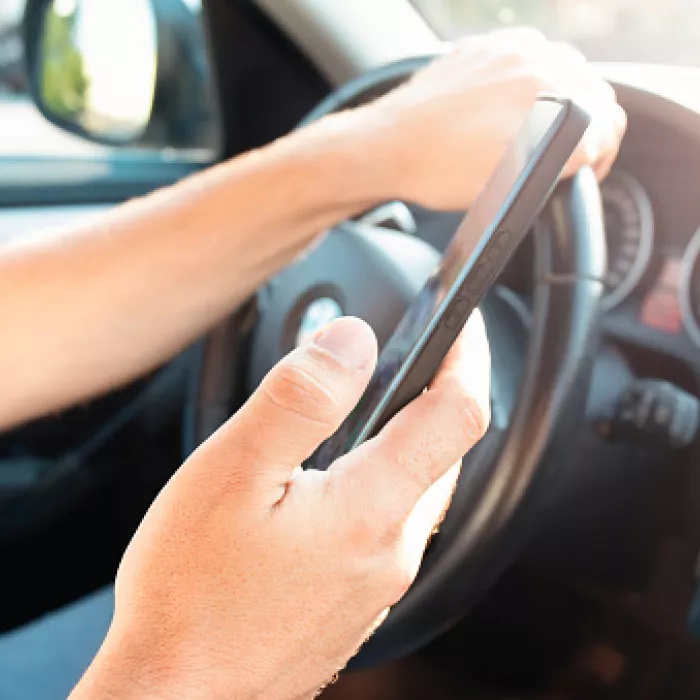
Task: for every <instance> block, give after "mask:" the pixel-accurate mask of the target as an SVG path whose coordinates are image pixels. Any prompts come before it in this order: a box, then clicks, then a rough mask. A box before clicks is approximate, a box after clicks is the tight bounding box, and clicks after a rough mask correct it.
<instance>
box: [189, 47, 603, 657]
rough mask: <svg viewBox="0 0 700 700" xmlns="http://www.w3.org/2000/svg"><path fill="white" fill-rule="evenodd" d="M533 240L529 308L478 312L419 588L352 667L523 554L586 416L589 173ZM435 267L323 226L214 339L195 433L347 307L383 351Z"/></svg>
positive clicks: (420, 633)
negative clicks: (480, 353)
mask: <svg viewBox="0 0 700 700" xmlns="http://www.w3.org/2000/svg"><path fill="white" fill-rule="evenodd" d="M428 60H429V58H417V59H410V60H406V61H401V62H398V63H395V64H392V65H389V66H385V67H382V68H380V69H377V70H374V71H372V72H370V73H368V74H366V75H364V76H362V77H361V78H359V79H357V80H354V81H352V82H349V83H347V84H346V85H344V86H343V87H341V88H340V89H339V90H337V91H336V92H334V93H332V94H331V95H330V96H329V97H328V98H327V99H325V100H324V101H323V102H322V103H321V104H320V105H319V106H318V107H317V108H316V109H315V110H314V111H313V112H312V113H311V114H310V115H309V117H308V118H307V120H305V121H306V122H308V121H312V120H314V119H318V118H320V117H322V116H324V115H326V114H329V113H331V112H334V111H337V110H341V109H344V108H348V107H352V106H356V105H359V104H362V103H363V102H366V101H368V100H371V99H373V98H375V97H377V96H379V95H381V94H383V93H385V92H386V91H388V90H390V89H391V88H393V87H395V86H396V85H398V84H399V83H401V82H402V81H404V80H406V79H407V78H408V77H410V76H411V75H412V73H413V72H414V71H415V70H417V69H418V68H420V67H422V66H423V65H425V63H426V62H427V61H428ZM408 147H409V148H410V144H409V145H408ZM533 235H534V237H535V239H534V248H535V265H534V270H533V273H532V274H533V288H534V295H533V300H532V306H531V311H530V310H529V309H528V308H527V307H526V306H525V305H524V304H522V303H521V302H520V300H519V298H517V297H516V296H515V295H514V294H512V293H509V292H507V291H505V290H504V289H502V288H498V287H494V288H493V289H492V290H491V291H490V293H489V294H488V295H487V298H486V300H485V302H484V304H483V305H482V307H481V310H482V313H483V314H484V318H485V321H486V327H487V332H488V335H489V341H490V345H491V352H492V425H491V428H490V430H489V432H488V434H487V435H486V437H485V438H484V439H483V440H482V441H481V442H480V443H479V445H477V447H476V448H475V449H474V450H472V452H471V453H470V454H469V455H467V457H466V458H465V459H464V462H463V468H462V473H461V477H460V479H459V483H458V486H457V490H456V492H455V495H454V499H453V502H452V505H451V507H450V510H449V512H448V514H447V517H446V519H445V521H444V522H443V524H442V526H441V529H440V533H439V534H438V535H436V536H435V537H434V539H433V541H432V543H431V545H430V547H429V549H428V551H427V553H426V555H425V558H424V561H423V565H422V568H421V570H420V572H419V575H418V577H417V579H416V581H415V583H414V584H413V586H412V587H411V589H410V590H409V591H408V593H407V594H406V595H405V597H404V598H403V599H402V600H401V601H400V602H399V603H398V604H397V605H396V606H395V607H394V608H393V609H392V611H391V613H390V615H389V616H388V618H387V619H386V621H385V622H384V623H383V625H382V626H381V627H380V628H379V630H377V632H376V633H375V634H374V636H373V637H372V638H371V639H370V640H369V641H368V642H367V643H366V644H365V645H364V647H363V648H362V649H361V651H360V653H359V655H358V657H357V658H356V659H355V661H354V662H353V663H354V664H355V665H371V664H378V663H382V662H385V661H388V660H390V659H393V658H397V657H399V656H402V655H405V654H407V653H410V652H411V651H414V650H415V649H417V648H418V647H420V646H422V645H424V644H425V643H427V642H428V641H430V640H431V639H432V638H434V637H435V636H437V635H439V634H440V633H442V632H443V631H445V630H446V629H447V628H448V627H449V626H451V625H452V624H454V623H455V622H456V621H457V620H458V619H459V618H460V617H461V616H462V615H463V614H464V613H465V612H466V611H468V610H469V607H470V606H472V605H473V604H474V603H475V602H476V601H477V600H478V598H479V596H480V594H482V593H483V592H484V591H485V590H486V588H487V587H488V586H490V585H491V584H492V583H493V582H494V580H495V578H496V577H497V576H498V575H499V574H500V573H501V572H502V571H503V570H504V568H505V567H506V566H507V565H508V564H510V563H511V562H512V561H513V560H514V558H515V557H516V556H517V554H518V553H519V552H521V551H522V549H523V547H524V545H525V544H526V542H527V539H528V537H529V536H530V535H531V534H532V532H533V529H534V527H535V526H536V524H537V522H538V520H540V516H541V514H542V513H543V511H544V510H545V508H546V506H547V502H548V501H549V499H551V498H552V497H553V496H555V495H556V490H557V481H559V480H560V479H561V478H562V477H563V476H565V473H566V465H567V460H568V456H569V455H568V449H569V446H570V444H571V438H572V434H573V433H574V431H576V429H577V428H578V427H579V426H580V424H581V421H582V419H583V417H584V412H585V405H586V397H587V390H588V383H589V379H590V372H591V369H592V359H593V357H594V354H595V351H596V347H597V342H598V338H599V333H598V326H599V324H598V319H599V309H600V301H601V296H602V292H603V281H602V280H603V276H604V272H605V265H606V259H605V237H604V229H603V219H602V212H601V205H600V194H599V191H598V186H597V183H596V180H595V177H594V176H593V173H592V172H591V170H590V169H585V170H582V171H581V172H579V174H578V175H577V176H576V177H574V178H572V179H570V180H567V181H565V182H563V183H561V184H560V185H559V186H558V188H557V189H556V191H555V192H554V194H553V196H552V198H551V199H550V201H549V203H548V205H547V207H546V209H545V212H544V213H543V214H542V215H541V216H540V218H539V220H538V222H537V225H536V226H535V228H534V231H533ZM438 258H439V253H438V252H437V251H436V250H434V249H433V248H432V247H431V246H430V245H428V244H427V243H426V242H424V241H423V240H421V238H420V232H418V234H417V235H407V234H404V233H400V232H397V231H393V230H388V229H381V228H378V227H370V226H366V225H362V224H359V223H356V222H345V223H342V224H340V225H339V226H337V227H336V228H334V229H333V230H331V231H330V232H329V233H328V234H327V235H326V236H325V238H324V239H323V241H322V242H321V243H320V244H319V245H318V246H317V247H316V248H315V249H314V250H313V251H311V252H310V253H309V254H308V255H307V256H306V257H304V258H303V259H300V260H299V261H297V262H296V263H294V264H293V265H291V266H290V267H288V268H287V269H286V270H284V271H283V272H282V273H281V274H279V275H278V276H277V277H275V278H274V279H272V280H271V281H270V282H269V283H268V284H267V285H266V286H265V287H264V288H262V289H260V290H259V292H258V295H257V314H255V315H253V316H251V315H250V314H244V315H243V316H241V315H240V314H239V315H238V316H236V317H235V318H234V321H233V322H229V323H227V324H226V325H224V326H222V327H220V328H219V329H217V330H216V331H214V332H213V334H212V335H211V336H210V338H209V340H208V344H207V348H206V350H205V353H204V358H203V361H202V363H201V371H200V379H199V385H200V388H199V392H198V405H197V407H196V410H195V411H193V412H192V415H193V421H194V431H195V435H196V438H197V439H198V440H202V439H204V438H206V437H207V436H208V435H209V434H210V433H211V432H212V431H213V430H214V429H215V428H216V427H217V426H218V425H219V424H220V423H221V422H223V420H224V419H225V418H227V417H228V414H229V413H230V410H231V400H232V396H233V387H234V386H235V377H236V375H237V373H238V372H239V371H242V372H243V373H244V374H243V376H244V377H245V380H244V381H245V387H244V389H245V390H246V392H247V393H249V392H251V391H252V390H253V389H254V388H255V387H256V386H257V385H258V384H259V382H260V381H261V379H262V377H263V376H264V375H265V373H266V372H267V371H268V370H269V369H270V368H271V367H272V366H273V365H274V364H275V363H276V362H277V361H278V360H279V359H280V358H281V357H282V356H283V355H284V354H286V353H287V352H289V351H290V350H292V349H293V348H294V346H295V344H296V342H297V338H298V335H299V332H300V330H301V331H302V332H303V331H304V330H305V329H306V328H308V327H309V326H311V327H313V326H317V325H318V323H317V322H318V321H321V320H322V321H327V320H330V319H331V318H332V317H333V316H337V315H339V314H347V315H353V316H359V317H361V318H363V319H365V320H366V321H367V322H368V323H369V324H370V325H371V326H372V328H373V329H374V331H375V332H376V334H377V337H378V340H379V343H380V345H381V344H382V343H384V342H385V341H386V340H387V339H388V337H389V336H390V335H391V333H392V331H393V330H394V328H395V326H396V324H397V322H398V321H399V319H400V318H401V316H402V315H403V313H404V310H405V309H406V307H407V306H408V304H409V303H410V302H411V300H412V299H413V297H414V296H415V295H416V294H417V293H418V291H419V290H420V289H421V287H422V285H423V283H424V282H425V280H426V279H427V277H428V275H429V274H430V272H431V271H432V269H433V268H434V266H435V263H436V262H437V260H438ZM246 319H247V320H246ZM250 319H254V323H252V324H250ZM247 323H248V324H249V325H250V333H249V334H248V335H247V341H248V345H247V348H248V352H243V350H242V346H241V342H242V337H241V336H242V333H241V331H242V330H243V331H244V330H246V324H247ZM329 566H332V563H330V562H329Z"/></svg>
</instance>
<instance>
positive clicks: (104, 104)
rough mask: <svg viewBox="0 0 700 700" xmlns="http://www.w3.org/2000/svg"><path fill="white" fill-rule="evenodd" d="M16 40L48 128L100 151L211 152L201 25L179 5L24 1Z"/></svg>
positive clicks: (212, 122) (211, 116)
mask: <svg viewBox="0 0 700 700" xmlns="http://www.w3.org/2000/svg"><path fill="white" fill-rule="evenodd" d="M24 39H25V56H26V63H27V73H28V76H29V86H30V94H31V96H32V99H33V100H34V102H35V104H36V105H37V107H38V108H39V110H40V111H41V113H42V114H43V115H44V116H45V117H46V118H47V119H48V120H49V121H50V122H52V123H53V124H55V125H57V126H59V127H61V128H63V129H65V130H67V131H69V132H71V133H73V134H77V135H78V136H81V137H83V138H85V139H88V140H89V141H92V142H95V143H100V144H104V145H108V146H139V147H147V148H157V149H161V148H176V149H207V150H209V151H210V150H211V149H213V148H216V145H217V138H218V129H217V126H218V124H217V122H216V119H215V110H214V108H213V105H214V100H213V93H212V81H211V75H210V73H209V71H208V66H207V61H206V49H205V43H204V32H203V29H202V23H201V21H200V18H199V17H197V16H196V15H194V14H193V12H192V11H191V10H190V9H189V8H188V7H187V6H186V5H185V4H184V3H183V2H182V0H27V5H26V10H25V17H24Z"/></svg>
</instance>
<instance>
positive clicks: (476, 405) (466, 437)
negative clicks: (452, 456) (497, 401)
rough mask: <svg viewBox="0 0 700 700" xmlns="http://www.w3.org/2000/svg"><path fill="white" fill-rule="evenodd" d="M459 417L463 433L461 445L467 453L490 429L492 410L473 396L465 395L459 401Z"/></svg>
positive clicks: (460, 437) (461, 434)
mask: <svg viewBox="0 0 700 700" xmlns="http://www.w3.org/2000/svg"><path fill="white" fill-rule="evenodd" d="M456 408H457V417H458V419H459V427H460V429H461V433H460V436H459V439H460V444H461V446H462V447H464V448H465V451H466V450H468V449H469V448H471V447H472V445H474V443H475V442H477V441H478V440H480V439H481V438H482V437H484V435H486V431H487V430H488V429H489V424H490V421H491V415H490V413H491V412H490V410H489V409H488V407H486V406H482V405H481V403H480V402H479V401H477V400H476V399H475V398H474V397H473V396H469V395H463V396H461V397H460V399H459V401H457V407H456Z"/></svg>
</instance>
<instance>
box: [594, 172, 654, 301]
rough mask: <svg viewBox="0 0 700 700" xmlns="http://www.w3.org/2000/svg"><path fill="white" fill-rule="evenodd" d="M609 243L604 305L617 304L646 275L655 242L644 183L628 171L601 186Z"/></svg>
mask: <svg viewBox="0 0 700 700" xmlns="http://www.w3.org/2000/svg"><path fill="white" fill-rule="evenodd" d="M600 193H601V197H602V200H603V213H604V215H605V235H606V239H607V244H608V273H607V277H606V278H605V296H604V297H603V306H604V307H605V308H606V309H611V308H613V307H614V306H617V305H618V304H619V303H620V302H621V301H622V300H623V299H625V297H627V295H628V294H629V293H630V292H631V291H632V290H633V289H634V288H635V287H636V285H637V284H638V282H639V280H640V279H641V278H642V276H643V275H644V272H645V270H646V269H647V265H648V264H649V260H650V258H651V252H652V247H653V242H654V214H653V211H652V208H651V202H650V201H649V196H648V195H647V193H646V191H645V190H644V188H643V187H642V185H641V184H640V183H639V182H638V181H637V180H636V179H635V178H633V177H632V176H631V175H629V174H628V173H625V172H621V171H617V172H613V173H612V174H611V175H610V177H608V178H607V180H605V181H604V182H603V184H602V186H601V189H600Z"/></svg>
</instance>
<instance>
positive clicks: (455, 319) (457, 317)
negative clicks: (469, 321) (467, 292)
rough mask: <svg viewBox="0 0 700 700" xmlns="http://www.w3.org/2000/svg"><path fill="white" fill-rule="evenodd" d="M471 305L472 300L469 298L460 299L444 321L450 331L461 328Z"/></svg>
mask: <svg viewBox="0 0 700 700" xmlns="http://www.w3.org/2000/svg"><path fill="white" fill-rule="evenodd" d="M470 307H471V302H470V301H469V299H459V300H458V301H457V302H456V303H455V305H454V308H453V309H452V311H450V313H449V314H448V315H447V316H446V317H445V320H444V321H443V324H444V326H445V328H447V330H449V331H456V330H457V329H458V328H461V327H462V326H463V325H464V323H465V321H466V318H465V314H467V313H469V308H470Z"/></svg>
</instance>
